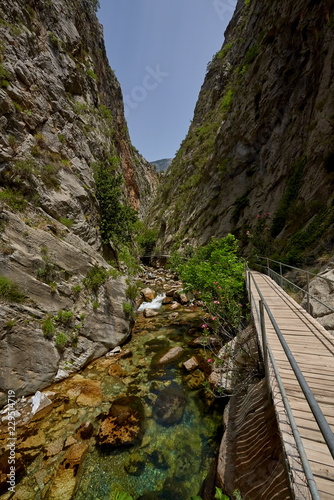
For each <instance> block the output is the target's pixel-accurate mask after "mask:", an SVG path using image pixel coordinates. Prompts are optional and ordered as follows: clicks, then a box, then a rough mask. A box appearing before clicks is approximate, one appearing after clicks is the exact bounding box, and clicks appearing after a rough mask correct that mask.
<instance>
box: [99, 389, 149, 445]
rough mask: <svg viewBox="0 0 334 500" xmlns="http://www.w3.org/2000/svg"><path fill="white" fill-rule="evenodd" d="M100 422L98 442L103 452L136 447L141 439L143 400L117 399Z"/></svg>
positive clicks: (132, 397)
mask: <svg viewBox="0 0 334 500" xmlns="http://www.w3.org/2000/svg"><path fill="white" fill-rule="evenodd" d="M98 420H100V421H101V424H100V428H99V431H98V433H97V436H96V442H97V444H98V446H100V448H101V449H102V450H107V451H108V450H111V449H113V448H115V447H118V446H129V445H134V444H135V443H136V441H138V439H139V437H140V433H141V427H142V421H143V407H142V403H141V400H140V398H137V397H136V396H129V397H124V398H120V399H117V400H116V401H114V402H113V404H112V405H111V407H110V409H109V412H108V413H105V414H103V415H100V416H99V417H98Z"/></svg>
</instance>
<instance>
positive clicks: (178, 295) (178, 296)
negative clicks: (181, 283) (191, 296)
mask: <svg viewBox="0 0 334 500" xmlns="http://www.w3.org/2000/svg"><path fill="white" fill-rule="evenodd" d="M173 298H174V300H176V302H179V303H180V304H182V305H185V304H188V302H189V300H188V297H187V295H186V294H185V293H184V292H174V294H173Z"/></svg>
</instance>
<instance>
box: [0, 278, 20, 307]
mask: <svg viewBox="0 0 334 500" xmlns="http://www.w3.org/2000/svg"><path fill="white" fill-rule="evenodd" d="M24 299H25V295H24V294H23V293H22V292H21V290H20V289H19V287H18V286H17V284H16V283H13V282H12V281H11V280H10V279H9V278H6V276H0V300H5V301H8V302H23V301H24Z"/></svg>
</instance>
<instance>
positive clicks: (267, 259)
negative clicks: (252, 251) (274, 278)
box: [256, 255, 334, 284]
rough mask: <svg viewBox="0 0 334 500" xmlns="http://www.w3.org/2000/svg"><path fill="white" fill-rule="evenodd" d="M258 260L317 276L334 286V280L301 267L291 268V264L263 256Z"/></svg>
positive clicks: (258, 256) (258, 257) (259, 256)
mask: <svg viewBox="0 0 334 500" xmlns="http://www.w3.org/2000/svg"><path fill="white" fill-rule="evenodd" d="M256 258H257V259H262V260H266V261H267V262H274V264H280V265H282V266H284V267H289V268H290V269H294V270H295V271H301V272H303V273H307V274H309V275H310V276H316V277H317V278H321V279H323V280H325V281H329V282H330V283H333V284H334V280H331V279H330V278H325V277H324V276H321V274H315V273H311V271H307V270H306V269H301V268H300V267H294V266H290V264H285V263H284V262H279V261H278V260H273V259H269V257H262V256H261V255H257V256H256Z"/></svg>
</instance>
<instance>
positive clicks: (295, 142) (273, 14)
mask: <svg viewBox="0 0 334 500" xmlns="http://www.w3.org/2000/svg"><path fill="white" fill-rule="evenodd" d="M333 31H334V14H333V3H332V2H331V1H330V0H321V1H317V2H313V1H312V2H311V1H307V2H301V1H297V2H290V1H287V0H286V1H283V2H282V1H280V2H278V1H276V0H274V1H272V2H270V3H265V2H256V1H255V0H251V1H246V2H244V1H243V0H239V1H238V3H237V8H236V11H235V14H234V16H233V18H232V20H231V22H230V24H229V26H228V29H227V31H226V33H225V43H224V45H223V47H222V49H221V50H220V51H219V52H218V53H217V54H216V55H215V56H214V58H213V60H212V61H211V63H210V64H209V66H208V72H207V75H206V78H205V81H204V84H203V86H202V89H201V92H200V95H199V99H198V102H197V105H196V109H195V113H194V118H193V121H192V124H191V126H190V129H189V132H188V135H187V137H186V139H185V140H184V141H183V143H182V144H181V147H180V150H179V151H178V154H177V156H176V158H175V160H174V161H173V163H172V165H171V167H170V168H169V169H168V171H167V173H166V176H165V178H164V182H163V184H162V185H161V189H160V192H159V195H158V198H157V201H156V202H155V206H156V207H157V208H158V210H157V217H156V221H155V223H156V224H158V222H159V219H162V224H161V233H160V239H159V243H160V244H161V246H163V247H164V248H169V247H171V245H172V244H174V243H175V242H177V243H178V244H179V243H180V242H182V243H183V244H185V243H189V242H190V243H195V244H196V243H205V242H207V241H208V239H209V238H210V237H211V236H212V235H214V236H217V237H221V236H224V235H225V234H226V233H228V232H233V233H234V234H236V235H237V236H238V237H239V238H240V239H241V241H242V243H243V245H244V246H245V247H246V246H247V245H249V244H250V243H251V241H252V238H254V239H256V240H257V241H258V242H259V241H262V242H263V245H262V246H266V247H268V244H271V243H273V241H274V240H275V241H274V243H273V245H272V246H273V250H274V251H278V252H281V253H282V252H284V253H285V254H290V256H291V259H292V260H293V259H295V260H297V261H298V260H300V259H302V258H304V257H305V255H306V256H307V255H311V254H314V255H316V254H319V253H321V252H323V251H326V250H327V251H329V250H330V249H331V248H332V244H333V242H332V241H331V229H330V228H331V224H332V222H333V219H334V209H333V203H332V202H333V173H332V172H333V165H334V143H333V125H334V122H333V116H334V115H333V109H334V97H333V96H334V92H333V90H334V89H333V85H334V83H333V82H334V79H333V71H334V68H333V57H334V56H333V53H334V44H333ZM166 207H167V208H166ZM257 216H259V217H257ZM260 216H261V217H260ZM259 219H261V220H260V221H259ZM267 227H269V229H266V228H267ZM253 243H254V241H253ZM259 246H260V245H258V251H261V248H259ZM305 247H307V252H306V254H305V252H304V248H305Z"/></svg>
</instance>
